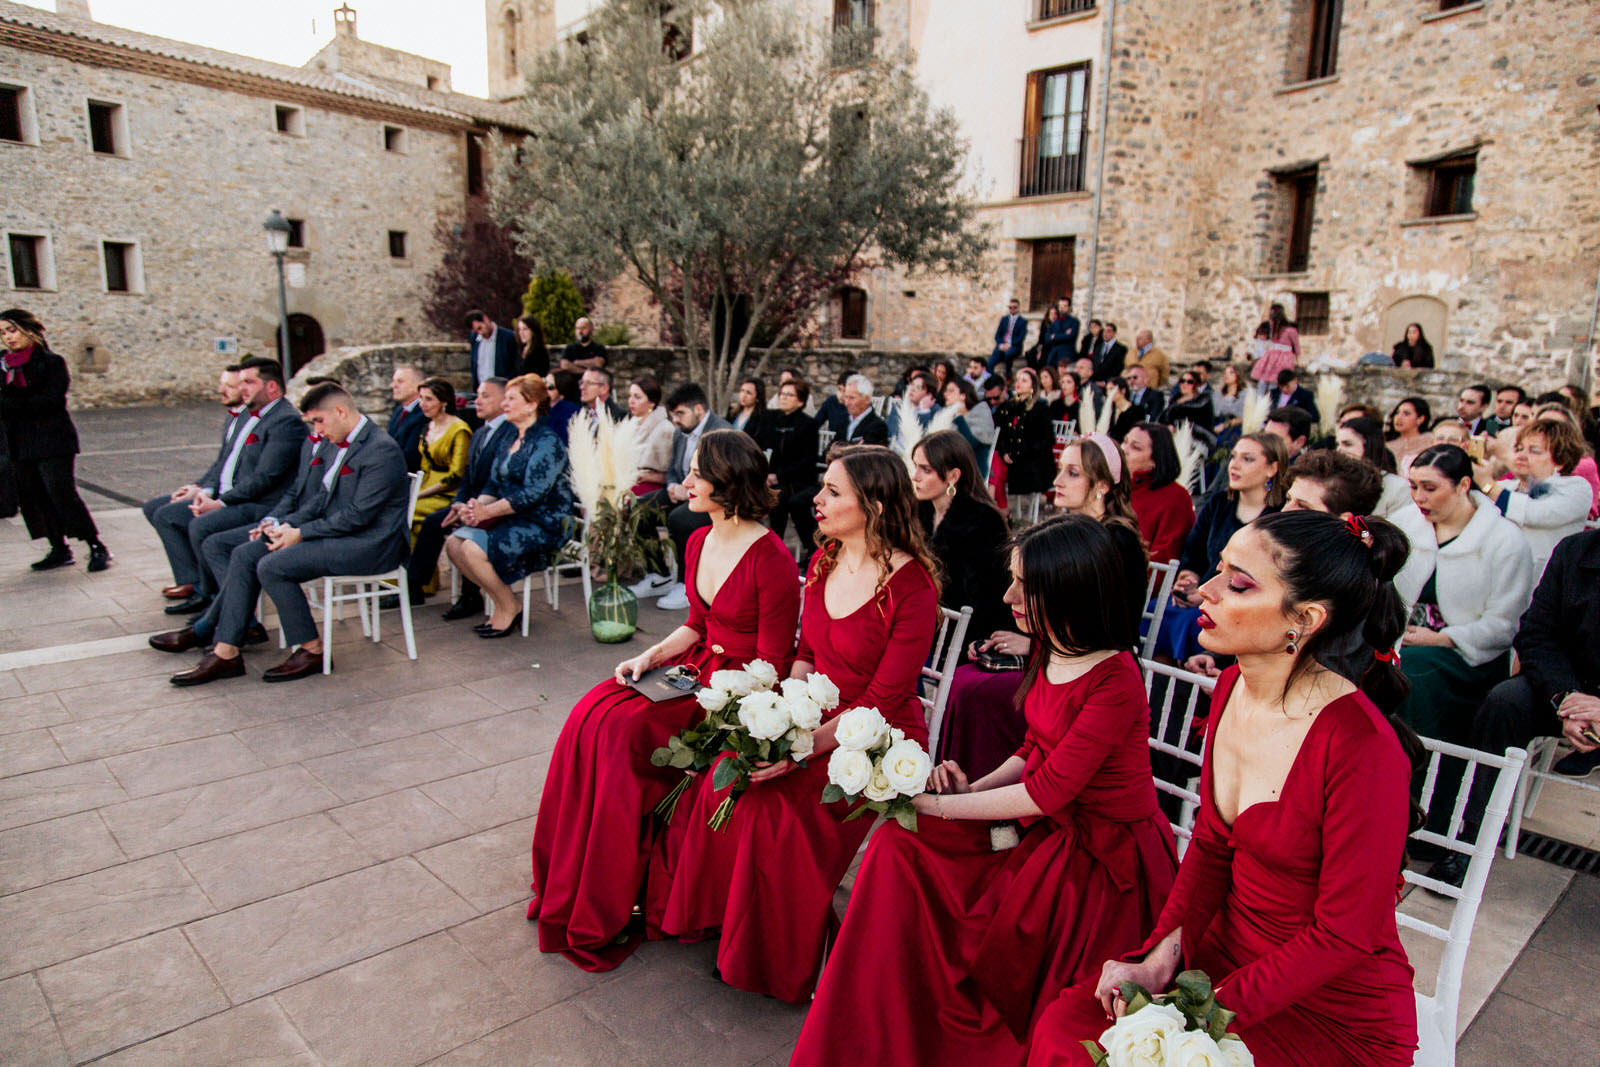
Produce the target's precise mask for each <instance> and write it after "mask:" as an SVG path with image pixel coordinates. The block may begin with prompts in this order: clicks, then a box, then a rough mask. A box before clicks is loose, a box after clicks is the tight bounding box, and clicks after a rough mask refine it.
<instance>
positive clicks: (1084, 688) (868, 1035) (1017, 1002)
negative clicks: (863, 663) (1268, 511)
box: [791, 515, 1177, 1067]
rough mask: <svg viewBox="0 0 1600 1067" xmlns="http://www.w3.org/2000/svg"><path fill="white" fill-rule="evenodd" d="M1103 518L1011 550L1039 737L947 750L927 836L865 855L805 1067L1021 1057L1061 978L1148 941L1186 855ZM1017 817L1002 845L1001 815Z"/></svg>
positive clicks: (923, 831) (1042, 533) (923, 825)
mask: <svg viewBox="0 0 1600 1067" xmlns="http://www.w3.org/2000/svg"><path fill="white" fill-rule="evenodd" d="M1121 554H1122V553H1121V550H1120V549H1119V548H1118V546H1117V545H1116V543H1115V542H1114V541H1113V539H1112V538H1111V537H1110V536H1109V534H1108V532H1107V529H1106V527H1104V526H1102V525H1101V524H1100V523H1097V522H1095V521H1093V520H1092V519H1089V518H1087V517H1085V516H1079V515H1064V516H1061V517H1059V518H1055V519H1051V520H1050V521H1048V522H1045V523H1042V524H1040V525H1037V526H1035V527H1033V528H1032V529H1030V530H1027V531H1026V532H1024V533H1023V534H1021V535H1020V536H1019V537H1018V539H1017V547H1016V548H1015V550H1014V551H1013V552H1012V554H1011V575H1012V582H1011V585H1010V588H1009V589H1008V590H1007V593H1006V602H1007V603H1008V604H1010V605H1011V608H1012V610H1013V611H1014V612H1016V613H1017V614H1018V616H1019V618H1020V621H1021V624H1022V626H1023V628H1024V629H1025V630H1026V631H1027V632H1028V633H1029V634H1030V635H1031V636H1032V638H1033V640H1034V643H1035V645H1036V650H1035V652H1034V653H1033V654H1032V656H1031V657H1030V662H1029V667H1028V670H1027V672H1026V674H1025V675H1024V677H1023V682H1024V686H1025V689H1026V692H1027V696H1026V698H1025V700H1024V709H1025V714H1026V717H1027V734H1026V738H1025V740H1024V741H1023V743H1022V745H1021V746H1020V747H1019V748H1018V749H1017V751H1016V752H1015V754H1014V755H1012V756H1011V757H1010V758H1008V759H1007V760H1006V761H1005V763H1004V764H1002V765H1001V766H1000V767H999V768H997V769H996V770H994V771H992V772H990V773H989V774H986V775H984V776H982V777H978V778H973V777H972V775H971V772H969V771H967V770H966V769H965V768H963V767H961V766H959V765H958V764H957V763H955V762H949V761H947V762H945V763H943V764H941V765H940V766H939V767H938V768H936V769H935V771H934V774H933V777H932V778H931V779H930V780H929V787H930V792H927V793H924V794H923V795H922V796H920V797H918V798H917V799H916V802H915V803H916V807H917V812H918V820H917V832H916V833H912V832H910V831H907V830H904V829H902V828H901V827H899V826H898V825H888V824H886V825H885V826H883V827H882V828H881V829H880V830H879V831H878V833H877V834H875V835H874V837H873V840H872V842H871V844H869V845H868V847H867V853H866V858H865V859H864V860H863V861H862V864H861V870H860V873H859V874H858V875H857V876H856V881H855V886H854V888H853V889H852V891H851V895H850V907H849V910H848V911H847V912H846V913H845V921H844V926H843V928H842V929H841V930H840V931H839V940H838V943H837V944H836V945H835V947H834V950H833V953H832V955H831V956H830V957H829V959H828V966H827V969H826V970H825V971H824V973H823V979H822V982H821V984H820V986H819V987H818V989H817V995H816V999H815V1001H814V1002H813V1003H812V1005H811V1010H810V1012H809V1014H808V1015H807V1017H806V1022H805V1027H804V1028H803V1029H802V1030H801V1033H800V1039H799V1043H798V1044H797V1045H796V1047H795V1052H794V1057H793V1060H792V1061H791V1062H792V1063H795V1064H814V1065H819V1067H820V1065H823V1064H834V1063H838V1062H840V1061H841V1057H840V1051H841V1050H842V1049H846V1048H848V1049H849V1050H850V1053H849V1057H848V1058H849V1059H850V1060H851V1061H852V1062H861V1063H916V1064H952V1065H954V1064H973V1063H983V1064H1003V1063H1010V1064H1017V1065H1020V1064H1022V1063H1023V1061H1024V1060H1025V1059H1026V1057H1027V1051H1028V1035H1029V1032H1030V1030H1031V1029H1032V1026H1033V1023H1034V1022H1035V1021H1036V1020H1037V1019H1038V1017H1039V1015H1040V1013H1041V1012H1042V1011H1043V1010H1044V1009H1045V1008H1046V1007H1048V1006H1049V1005H1050V1004H1051V1003H1052V1002H1053V1000H1054V996H1055V994H1056V993H1057V992H1058V991H1059V990H1060V989H1062V988H1063V987H1064V986H1067V985H1070V984H1072V983H1074V982H1077V981H1080V980H1082V979H1084V978H1086V977H1089V976H1091V975H1093V974H1094V971H1095V969H1096V968H1097V967H1098V965H1099V961H1100V960H1103V959H1104V958H1106V957H1107V956H1112V957H1116V956H1120V955H1121V954H1122V953H1124V952H1127V951H1128V950H1129V949H1131V948H1133V947H1134V946H1135V945H1136V944H1137V943H1138V942H1139V940H1140V939H1141V938H1143V937H1145V936H1146V935H1147V934H1149V932H1150V930H1151V928H1152V926H1153V925H1154V923H1155V919H1156V917H1157V915H1158V914H1159V913H1160V911H1161V907H1162V904H1163V903H1164V902H1165V900H1166V898H1167V895H1168V893H1169V892H1170V890H1171V888H1172V880H1173V873H1174V871H1175V869H1176V867H1177V849H1176V847H1175V844H1174V842H1173V837H1172V830H1171V828H1170V827H1169V826H1168V824H1167V820H1166V817H1165V816H1164V815H1162V813H1161V809H1160V807H1159V806H1158V805H1157V803H1156V791H1155V786H1154V784H1153V783H1152V780H1151V777H1150V749H1149V732H1150V707H1149V704H1148V703H1147V701H1146V700H1145V694H1144V684H1143V680H1142V678H1141V677H1140V674H1139V663H1138V660H1137V659H1135V658H1134V656H1133V654H1132V653H1131V652H1130V651H1129V648H1130V646H1131V645H1133V644H1134V643H1135V641H1136V639H1137V631H1138V618H1139V617H1138V615H1137V614H1136V613H1134V611H1133V603H1132V602H1131V601H1130V600H1129V599H1128V598H1127V597H1126V595H1125V593H1126V590H1125V589H1124V588H1123V586H1122V581H1121V577H1122V576H1121V568H1120V562H1121V560H1120V557H1121ZM1013 819H1014V820H1017V821H1018V822H1019V823H1020V829H1019V835H1020V840H1019V841H1018V844H1017V845H1016V847H1014V848H1008V849H1002V850H998V851H997V850H996V848H995V846H994V845H993V843H992V838H991V827H992V825H993V824H994V823H995V822H998V821H1003V820H1013Z"/></svg>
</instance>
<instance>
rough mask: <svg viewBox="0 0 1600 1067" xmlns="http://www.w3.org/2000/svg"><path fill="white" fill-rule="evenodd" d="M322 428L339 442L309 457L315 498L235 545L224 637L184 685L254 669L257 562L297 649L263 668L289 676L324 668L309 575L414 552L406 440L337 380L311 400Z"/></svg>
mask: <svg viewBox="0 0 1600 1067" xmlns="http://www.w3.org/2000/svg"><path fill="white" fill-rule="evenodd" d="M302 406H303V407H304V409H305V411H306V414H307V415H308V416H309V417H310V419H311V424H312V426H313V428H314V429H315V430H316V432H317V433H318V434H320V435H322V436H323V437H325V438H327V439H328V441H329V442H330V443H331V447H332V449H333V455H332V456H331V457H330V458H328V459H327V461H326V462H321V463H319V462H318V460H320V459H321V458H322V454H318V455H316V456H313V458H312V459H311V461H310V463H309V464H308V465H309V466H311V467H313V468H314V469H315V470H316V471H317V472H319V473H320V474H321V477H320V479H315V478H313V480H312V483H311V484H312V485H313V487H314V486H315V485H316V484H318V483H319V482H320V485H321V491H320V492H316V491H315V490H314V491H313V497H312V499H311V500H310V502H309V503H307V502H303V501H301V502H299V503H301V506H300V507H299V508H298V509H297V510H296V511H295V512H294V513H292V514H291V515H289V516H287V517H284V518H282V519H280V520H279V521H278V522H277V524H276V525H274V526H272V527H271V528H268V529H265V530H264V531H263V533H262V534H261V536H259V537H257V538H255V539H253V540H250V541H247V542H246V543H244V544H242V545H240V546H239V547H238V548H236V549H234V550H233V553H232V555H231V556H230V557H229V561H228V577H227V582H226V584H225V588H224V590H223V594H222V595H223V600H224V603H223V608H222V610H221V611H220V612H219V613H218V619H217V631H216V637H217V643H216V644H215V645H214V646H212V649H211V651H209V652H208V653H206V655H205V656H204V658H202V659H201V661H200V663H199V665H198V666H196V667H194V668H193V669H191V670H188V671H183V672H181V673H179V674H176V675H174V676H173V677H172V683H173V684H174V685H202V684H204V683H206V682H211V681H215V680H217V679H218V678H236V677H239V676H240V675H242V674H244V657H243V655H242V653H241V651H240V645H241V644H242V643H243V640H244V637H245V631H246V628H247V626H248V621H249V614H250V609H251V607H252V606H253V604H254V600H255V596H254V593H253V591H252V590H253V588H254V586H252V585H251V583H250V579H249V571H251V570H252V569H253V571H254V576H255V580H256V581H257V582H259V583H260V585H259V588H260V589H261V590H263V591H264V592H265V593H266V594H267V596H269V597H271V598H272V602H273V603H274V604H275V605H276V606H277V608H278V617H279V618H280V619H281V620H282V624H283V629H284V636H285V638H286V639H287V641H288V643H289V644H290V645H292V646H293V651H291V652H290V654H289V657H288V658H287V659H285V660H284V661H283V662H282V663H280V664H278V665H277V666H276V667H272V668H270V669H268V670H267V671H266V672H265V673H263V674H262V680H263V681H267V682H287V681H292V680H294V679H296V678H304V677H306V676H307V675H310V674H316V673H318V672H319V671H320V670H321V669H322V639H321V638H319V637H318V634H317V624H316V622H315V621H313V619H312V617H311V609H310V607H309V606H308V605H307V604H306V597H305V592H304V591H303V590H302V589H301V587H300V586H301V583H302V582H308V581H311V580H313V579H316V578H321V577H324V576H325V575H329V574H374V573H379V572H382V571H386V570H391V569H393V568H394V567H395V566H397V565H398V564H399V563H400V562H401V561H402V560H404V559H405V557H406V552H407V548H408V542H409V524H410V518H411V517H410V515H409V514H408V513H407V510H406V509H407V507H408V505H409V503H410V499H411V494H410V482H409V481H408V479H407V474H406V463H405V457H404V456H403V455H402V454H401V452H400V446H399V445H397V444H395V442H394V439H393V438H391V437H389V436H388V434H386V433H385V432H384V431H383V430H382V429H380V428H379V427H377V426H375V425H374V424H373V423H372V422H371V420H369V419H368V418H367V417H366V416H365V415H362V414H361V413H360V412H359V411H357V410H356V406H355V402H354V401H353V400H351V398H350V394H349V393H347V392H345V391H344V389H342V388H341V387H339V386H338V385H335V384H333V383H331V382H330V383H324V384H322V385H318V386H315V387H314V388H312V389H311V390H310V391H309V392H308V393H307V394H306V396H305V400H304V401H303V402H302Z"/></svg>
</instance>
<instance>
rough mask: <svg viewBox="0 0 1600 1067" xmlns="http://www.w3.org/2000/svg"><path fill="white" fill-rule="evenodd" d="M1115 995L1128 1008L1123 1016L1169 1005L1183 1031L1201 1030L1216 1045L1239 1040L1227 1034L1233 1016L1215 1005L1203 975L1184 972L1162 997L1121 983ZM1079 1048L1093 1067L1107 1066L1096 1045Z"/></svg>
mask: <svg viewBox="0 0 1600 1067" xmlns="http://www.w3.org/2000/svg"><path fill="white" fill-rule="evenodd" d="M1117 991H1118V992H1119V993H1120V994H1122V999H1123V1000H1124V1001H1126V1002H1127V1005H1128V1006H1127V1009H1126V1010H1125V1011H1124V1012H1123V1014H1124V1015H1132V1014H1133V1013H1134V1012H1137V1011H1140V1010H1142V1009H1144V1008H1147V1007H1149V1006H1150V1005H1152V1004H1170V1005H1172V1006H1173V1007H1174V1008H1177V1009H1178V1011H1179V1012H1181V1013H1182V1015H1183V1019H1184V1026H1183V1028H1184V1029H1185V1030H1204V1031H1205V1032H1206V1035H1207V1036H1208V1037H1210V1038H1211V1040H1213V1041H1216V1042H1219V1043H1220V1042H1221V1041H1222V1040H1223V1039H1225V1038H1226V1039H1227V1040H1229V1041H1237V1040H1240V1038H1239V1037H1238V1035H1236V1034H1230V1033H1228V1026H1229V1024H1230V1023H1232V1022H1233V1019H1234V1015H1235V1013H1234V1012H1231V1011H1229V1010H1228V1009H1227V1008H1224V1007H1223V1006H1222V1005H1221V1004H1218V1003H1217V998H1216V994H1215V993H1214V991H1213V990H1212V988H1211V978H1210V976H1209V975H1207V974H1206V972H1204V971H1184V972H1183V973H1182V974H1180V975H1178V977H1177V978H1175V979H1173V983H1172V989H1171V991H1170V992H1166V993H1160V994H1154V995H1153V994H1151V992H1150V991H1149V990H1148V989H1146V988H1144V987H1143V986H1141V985H1140V984H1139V983H1138V982H1123V983H1121V984H1120V985H1119V986H1118V987H1117ZM1082 1044H1083V1047H1084V1049H1085V1051H1087V1052H1088V1053H1089V1058H1090V1059H1091V1060H1093V1061H1094V1063H1095V1067H1106V1065H1107V1064H1108V1063H1109V1062H1110V1060H1109V1057H1107V1055H1106V1053H1105V1050H1104V1049H1102V1048H1101V1047H1100V1045H1099V1044H1098V1043H1097V1042H1094V1041H1084V1042H1082Z"/></svg>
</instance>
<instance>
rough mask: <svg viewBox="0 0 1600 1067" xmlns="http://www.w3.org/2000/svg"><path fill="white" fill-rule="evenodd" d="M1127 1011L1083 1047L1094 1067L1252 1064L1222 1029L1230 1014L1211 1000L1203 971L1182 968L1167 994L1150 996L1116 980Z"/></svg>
mask: <svg viewBox="0 0 1600 1067" xmlns="http://www.w3.org/2000/svg"><path fill="white" fill-rule="evenodd" d="M1122 998H1123V999H1124V1000H1126V1001H1127V1002H1128V1010H1127V1011H1125V1012H1123V1014H1122V1018H1120V1019H1118V1020H1117V1021H1116V1022H1115V1023H1113V1024H1112V1025H1111V1028H1110V1029H1108V1030H1107V1031H1106V1032H1105V1033H1103V1034H1101V1035H1100V1041H1099V1043H1098V1044H1096V1043H1095V1042H1093V1041H1085V1042H1084V1043H1083V1047H1084V1048H1086V1049H1088V1050H1089V1056H1090V1057H1091V1058H1092V1059H1093V1060H1094V1062H1095V1065H1096V1067H1254V1064H1255V1062H1256V1061H1255V1057H1254V1056H1252V1055H1251V1054H1250V1050H1249V1049H1247V1048H1245V1045H1244V1042H1243V1041H1242V1040H1240V1039H1239V1036H1238V1035H1237V1034H1230V1033H1228V1024H1229V1023H1231V1022H1232V1021H1233V1012H1231V1011H1229V1010H1228V1009H1226V1008H1224V1007H1223V1006H1222V1005H1220V1004H1218V1003H1217V998H1216V996H1215V995H1213V993H1212V990H1211V979H1210V978H1208V977H1206V973H1205V972H1204V971H1184V972H1183V973H1182V974H1180V975H1178V979H1177V981H1176V983H1175V984H1174V986H1173V990H1172V992H1170V993H1163V994H1161V995H1159V996H1151V995H1150V993H1149V992H1148V991H1147V990H1145V989H1144V988H1143V987H1141V986H1140V985H1139V984H1138V983H1137V982H1124V983H1122Z"/></svg>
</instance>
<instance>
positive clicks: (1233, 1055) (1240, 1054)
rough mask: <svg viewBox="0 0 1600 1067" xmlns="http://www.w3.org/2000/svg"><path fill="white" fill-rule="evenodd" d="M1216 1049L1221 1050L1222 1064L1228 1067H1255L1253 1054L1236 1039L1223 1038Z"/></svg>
mask: <svg viewBox="0 0 1600 1067" xmlns="http://www.w3.org/2000/svg"><path fill="white" fill-rule="evenodd" d="M1217 1048H1219V1049H1221V1050H1222V1062H1223V1063H1225V1064H1227V1065H1228V1067H1256V1058H1255V1056H1254V1054H1252V1053H1251V1051H1250V1050H1249V1049H1247V1048H1245V1047H1244V1042H1243V1041H1241V1040H1239V1039H1238V1038H1236V1037H1235V1038H1230V1037H1224V1038H1223V1039H1222V1040H1221V1041H1218V1042H1217Z"/></svg>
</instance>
